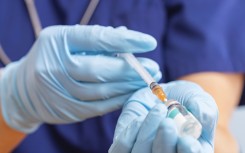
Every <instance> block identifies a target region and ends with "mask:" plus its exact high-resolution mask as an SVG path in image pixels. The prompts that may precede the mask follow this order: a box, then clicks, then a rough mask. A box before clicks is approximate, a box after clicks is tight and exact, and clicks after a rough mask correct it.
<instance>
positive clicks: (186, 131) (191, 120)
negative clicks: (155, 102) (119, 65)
mask: <svg viewBox="0 0 245 153" xmlns="http://www.w3.org/2000/svg"><path fill="white" fill-rule="evenodd" d="M119 56H120V57H123V58H124V59H125V60H126V61H127V62H128V63H129V64H130V65H131V67H133V68H134V69H135V71H136V72H137V73H138V74H139V75H140V76H141V77H142V79H143V80H144V81H145V82H146V83H147V85H148V86H149V87H150V89H151V91H152V93H153V94H155V95H156V96H157V97H158V98H159V99H160V100H161V101H162V102H163V103H164V104H165V105H166V106H167V108H168V113H167V117H169V118H172V119H173V120H174V121H175V123H176V125H177V128H178V131H179V135H180V136H184V135H190V136H193V137H194V138H196V139H198V138H199V137H200V135H201V133H202V125H201V124H200V122H199V121H198V120H197V119H196V118H195V117H194V116H193V115H192V114H191V113H190V112H189V111H188V110H187V109H186V108H185V107H184V106H183V105H181V104H180V103H179V102H178V101H175V100H167V96H166V94H165V92H164V91H163V89H162V88H161V86H160V85H159V84H158V83H157V82H156V81H155V79H154V78H153V77H152V76H151V75H150V74H149V72H148V71H147V70H146V69H145V68H144V67H143V66H142V65H141V64H140V62H139V61H138V60H137V59H136V57H135V56H134V55H133V54H131V53H121V54H119Z"/></svg>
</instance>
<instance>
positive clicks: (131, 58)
mask: <svg viewBox="0 0 245 153" xmlns="http://www.w3.org/2000/svg"><path fill="white" fill-rule="evenodd" d="M119 56H120V57H123V58H124V59H125V60H126V61H127V62H128V63H129V64H130V65H131V67H132V68H134V69H135V71H136V72H137V73H138V74H139V75H140V76H141V78H142V79H143V80H144V81H145V82H146V83H147V85H148V86H150V84H151V83H152V82H156V81H155V79H154V78H153V77H152V76H151V75H150V74H149V72H148V71H147V70H146V69H145V68H144V67H143V66H142V65H141V63H140V62H139V61H138V60H137V59H136V57H135V56H134V55H133V54H131V53H120V54H119Z"/></svg>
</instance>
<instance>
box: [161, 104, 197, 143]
mask: <svg viewBox="0 0 245 153" xmlns="http://www.w3.org/2000/svg"><path fill="white" fill-rule="evenodd" d="M165 104H166V106H167V108H168V113H167V117H169V118H171V119H173V120H174V122H175V123H176V125H177V129H178V132H179V135H180V136H185V135H190V136H192V137H194V138H195V139H198V138H199V137H200V135H201V133H202V125H201V124H200V122H199V121H198V120H197V119H196V118H195V117H194V116H193V115H192V114H191V113H190V112H189V111H188V110H187V109H186V108H185V107H184V106H183V105H181V104H180V103H179V102H178V101H175V100H169V101H167V102H165Z"/></svg>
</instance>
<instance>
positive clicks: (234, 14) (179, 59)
mask: <svg viewBox="0 0 245 153" xmlns="http://www.w3.org/2000/svg"><path fill="white" fill-rule="evenodd" d="M166 6H167V9H168V28H167V30H166V39H165V45H166V46H165V47H166V48H165V51H166V52H165V62H166V65H165V69H166V73H167V74H166V75H167V76H168V77H169V79H170V80H174V79H177V78H179V77H181V76H184V75H188V74H191V73H198V72H203V71H216V72H217V71H218V72H234V73H236V72H242V73H243V72H245V9H244V8H245V1H241V0H216V1H213V0H205V1H204V0H168V1H167V4H166Z"/></svg>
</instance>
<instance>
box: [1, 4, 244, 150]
mask: <svg viewBox="0 0 245 153" xmlns="http://www.w3.org/2000/svg"><path fill="white" fill-rule="evenodd" d="M1 3H2V4H1V5H0V7H1V9H0V10H1V18H0V23H1V24H0V33H1V35H0V38H1V39H0V41H1V44H2V47H3V49H4V50H5V51H6V53H7V54H8V56H9V57H10V58H11V59H12V60H13V61H17V60H19V59H20V58H21V57H23V56H24V55H25V54H26V53H27V51H28V50H30V52H29V53H30V55H33V56H35V57H36V56H37V57H39V55H36V53H37V54H39V53H38V52H39V51H34V50H37V49H38V48H41V47H39V45H40V46H49V47H52V45H50V43H51V42H52V44H53V43H54V44H56V45H55V46H57V47H58V46H59V47H60V46H62V45H59V43H60V42H56V41H53V40H55V39H54V38H52V35H51V36H50V35H48V37H46V38H47V39H49V41H48V40H46V41H44V40H45V39H44V38H45V35H44V36H42V37H41V40H42V41H41V40H37V42H36V43H35V45H36V44H37V45H36V47H35V48H34V47H32V49H30V48H31V46H32V44H33V42H34V41H35V36H34V32H33V31H34V29H33V26H32V25H31V21H30V15H29V14H28V11H27V7H26V5H25V3H24V2H23V1H17V2H11V1H7V0H4V1H2V2H1ZM89 3H90V1H86V2H85V1H36V3H35V6H36V8H37V12H38V13H37V15H38V16H39V18H40V21H41V25H42V27H47V26H50V25H60V24H66V25H74V24H78V23H79V22H80V19H81V18H82V16H83V14H84V12H85V10H86V7H87V6H88V4H89ZM240 3H242V2H239V4H238V2H237V1H232V2H231V1H228V0H227V1H215V2H213V1H212V2H211V1H205V2H200V1H161V0H155V1H149V0H144V1H115V0H113V1H112V0H111V1H110V0H106V1H101V2H100V3H99V5H98V6H97V8H96V10H95V12H94V13H93V16H92V18H91V20H90V22H89V24H90V25H94V24H99V25H103V26H113V27H118V26H126V27H128V28H129V29H132V30H136V31H141V32H144V33H147V34H150V35H152V36H154V38H156V40H157V42H158V46H157V48H156V49H155V51H154V52H149V53H144V54H141V55H139V56H145V57H149V58H150V59H153V60H155V61H156V62H157V63H158V64H159V65H160V69H161V71H162V72H164V73H163V76H164V77H163V81H170V80H175V79H186V80H191V81H194V82H197V83H199V84H200V85H202V86H203V87H204V88H205V89H206V90H207V91H208V92H210V93H211V94H212V95H213V96H214V98H215V99H216V102H217V104H218V106H219V108H220V120H219V123H218V130H217V139H219V138H222V140H223V141H222V146H219V144H218V143H216V144H218V145H216V148H217V149H218V150H217V151H219V149H223V148H224V147H223V146H224V145H226V146H228V145H229V148H225V150H221V151H220V152H222V151H223V152H225V151H228V152H236V151H237V148H236V144H235V142H234V140H233V139H232V137H231V135H230V134H229V132H228V130H227V124H228V120H229V115H230V113H231V112H232V109H233V107H234V106H235V103H237V102H238V97H239V96H240V94H241V90H242V84H243V78H242V74H236V73H237V72H243V71H244V66H243V65H244V63H243V62H244V61H243V60H242V59H241V60H240V58H242V57H243V53H241V52H240V50H241V49H242V48H244V46H243V45H242V44H243V43H241V40H242V38H243V37H244V35H242V33H241V31H242V30H243V28H242V27H244V26H243V25H244V23H242V22H243V21H242V20H240V12H239V11H237V10H240V11H242V10H243V9H242V4H240ZM9 8H11V9H9ZM234 10H236V11H234ZM6 16H7V17H6ZM238 21H239V22H240V24H237V22H238ZM17 23H18V24H17ZM54 31H55V33H56V32H57V31H56V30H54ZM62 31H63V30H62ZM49 33H50V34H54V33H53V32H51V31H50V32H49ZM58 33H59V32H58ZM60 33H62V32H60ZM46 36H47V35H46ZM89 36H90V35H89ZM89 36H85V37H86V38H90V41H97V39H94V38H93V37H89ZM102 36H104V35H102ZM228 36H229V37H228ZM234 36H236V37H234ZM60 37H61V38H63V37H64V36H63V35H61V36H60ZM55 38H56V37H55ZM95 38H97V37H95ZM103 38H105V39H106V42H113V41H112V40H114V38H110V37H108V38H107V37H106V36H104V37H103ZM43 41H44V42H46V43H47V44H49V45H41V44H43ZM90 41H89V42H90ZM40 42H42V43H40ZM46 43H44V44H46ZM62 44H63V42H62ZM72 44H73V43H72ZM75 44H76V43H75ZM92 44H93V43H92ZM106 44H107V45H108V43H106ZM109 44H111V43H109ZM35 45H34V46H35ZM107 45H105V46H107ZM122 45H123V44H122ZM134 45H135V44H134ZM134 45H133V48H134V47H135V46H134ZM69 46H72V45H69ZM103 46H104V45H103ZM136 46H137V45H136ZM57 47H54V48H52V49H47V50H54V49H57V50H59V49H58V48H57ZM63 47H64V48H65V49H67V48H68V47H66V46H63ZM91 47H92V46H91ZM136 48H137V47H136ZM73 49H74V50H75V52H72V53H74V54H77V52H76V51H77V48H76V47H75V48H72V50H73ZM87 49H88V50H94V48H93V47H92V48H86V50H87ZM121 49H122V50H124V49H125V48H121ZM148 49H149V48H148ZM151 49H153V48H151ZM45 50H46V49H45ZM136 50H139V52H142V51H146V50H140V49H139V48H137V49H135V50H132V51H136ZM105 51H107V50H105ZM119 51H120V50H119ZM230 51H232V53H230ZM32 52H34V53H33V54H31V53H32ZM47 52H48V51H47ZM51 53H52V52H51ZM40 54H41V53H40ZM44 54H45V53H44ZM47 54H48V55H46V56H45V58H44V59H46V57H47V60H45V64H43V65H45V66H41V68H46V70H47V71H49V70H48V69H47V68H49V67H47V65H52V64H49V62H52V63H57V62H58V61H56V60H61V58H55V60H53V59H52V58H53V57H52V56H51V55H49V54H50V53H47ZM28 55H29V54H28ZM28 57H30V56H28ZM37 57H36V58H33V61H35V62H41V63H44V61H42V60H38V59H37ZM61 57H63V58H64V56H63V55H62V56H61ZM48 58H51V59H48ZM96 58H97V56H96ZM29 59H32V58H23V59H22V61H23V63H28V64H27V65H28V66H30V67H32V66H33V67H35V65H34V64H29V63H32V62H24V61H25V60H26V61H28V60H29ZM35 59H36V60H35ZM217 59H219V60H217ZM74 60H77V58H74ZM55 61H56V62H55ZM62 61H63V60H62ZM90 61H91V60H90ZM94 61H95V60H94ZM147 61H148V62H149V60H147ZM227 61H229V62H227ZM19 63H20V62H19ZM58 63H60V64H58V66H57V65H56V66H55V68H60V67H61V68H62V67H70V66H71V67H75V68H76V66H73V62H72V63H71V64H69V62H68V66H67V65H64V64H63V62H58ZM79 63H80V62H79ZM81 63H84V62H81ZM93 63H94V62H93ZM96 63H99V62H97V61H96ZM151 63H152V62H151ZM24 65H25V64H24ZM38 65H40V64H38ZM99 65H100V66H101V64H99ZM145 65H148V66H149V65H152V64H147V62H146V64H145ZM10 66H11V65H10ZM95 66H96V67H97V68H98V66H97V65H95ZM111 66H112V64H110V68H111ZM20 67H21V68H23V69H26V68H24V67H23V66H20ZM84 67H85V68H89V67H88V66H87V65H85V66H84ZM153 67H155V66H150V67H148V70H149V71H150V70H154V68H153ZM16 69H18V68H16ZM28 69H29V68H28ZM51 69H52V68H51ZM67 69H68V70H69V71H73V70H72V69H71V68H67ZM77 69H79V68H78V67H77ZM125 69H127V68H125ZM128 69H129V67H128ZM32 70H35V68H32ZM52 70H53V69H52ZM79 70H80V69H79ZM95 70H96V71H94V73H95V72H98V70H97V69H95ZM74 71H75V72H76V70H74ZM87 71H88V72H89V73H90V74H93V73H92V72H91V69H88V70H86V71H84V74H89V73H87ZM118 71H119V72H121V70H120V69H119V70H118ZM123 71H124V69H123ZM214 71H218V72H220V73H213V72H214ZM9 72H10V71H9ZM49 72H50V71H49ZM154 72H155V71H154ZM154 72H151V73H152V74H155V73H156V72H155V73H154ZM197 72H199V73H197ZM200 72H201V73H200ZM211 72H212V73H211ZM224 72H233V73H232V74H227V73H224ZM22 73H24V74H28V73H27V72H22ZM113 73H115V72H114V71H113ZM6 74H7V73H6ZM6 74H5V75H6ZM41 74H45V73H41ZM59 74H60V73H58V74H56V75H50V76H49V77H51V78H52V79H54V78H58V77H56V76H61V77H62V75H59ZM68 74H70V73H68ZM75 74H76V73H75ZM107 74H108V75H109V76H110V75H112V74H109V73H107ZM156 74H157V73H156ZM97 75H98V74H97ZM13 76H14V75H13ZM42 76H45V75H42ZM53 76H55V77H53ZM75 76H76V75H75ZM98 76H99V75H98ZM18 77H19V74H18ZM18 77H17V76H16V78H18ZM87 77H88V78H91V76H90V75H89V76H87ZM114 77H115V76H114ZM122 77H123V76H122ZM133 77H136V78H135V79H133V80H137V79H139V78H138V77H137V76H136V74H135V75H134V76H133ZM5 78H8V77H5ZM44 78H46V77H44ZM72 78H73V77H72ZM58 79H59V78H58ZM75 79H76V80H79V78H77V76H76V77H75ZM112 80H113V79H112ZM119 80H120V79H119ZM46 81H48V80H46ZM70 81H71V80H70ZM70 81H68V83H64V84H66V85H65V87H66V88H68V87H67V86H68V85H70ZM104 81H108V80H104ZM19 82H22V81H19ZM51 82H52V83H51V84H52V85H53V84H54V85H57V83H59V82H66V81H63V78H61V79H59V80H52V81H51ZM78 82H79V81H78ZM82 83H83V82H82ZM141 83H142V84H140V85H139V84H137V86H134V87H135V88H130V89H128V90H125V89H123V90H120V92H119V95H121V94H124V93H128V92H130V93H132V92H133V91H135V90H137V89H139V88H141V87H142V86H143V82H141ZM41 84H42V85H43V83H41ZM125 84H126V83H125ZM125 84H123V85H125ZM210 85H211V86H210ZM129 86H131V85H129ZM62 87H63V86H62ZM66 88H63V89H66ZM71 88H72V89H73V90H74V89H75V88H73V87H69V88H68V89H71ZM125 88H128V87H125ZM131 89H132V90H131ZM185 89H186V88H185ZM217 89H218V90H217ZM220 89H225V90H220ZM29 90H30V91H32V89H29ZM53 90H54V91H56V90H57V88H54V89H53ZM53 90H52V91H53ZM24 91H25V90H24ZM24 91H23V92H24ZM34 91H35V90H33V92H34ZM61 91H64V90H61ZM75 91H76V93H73V94H71V95H72V96H74V97H76V96H77V95H78V94H80V93H81V92H77V90H74V91H73V92H75ZM93 91H94V90H93ZM100 91H101V90H100ZM122 91H124V92H122ZM197 91H199V90H197ZM43 92H44V93H42V94H43V95H48V93H50V92H49V90H44V91H43ZM83 92H84V90H83ZM182 92H184V91H182ZM17 93H18V92H17ZM65 93H66V94H68V93H69V92H65ZM89 93H90V92H89ZM89 93H88V92H86V93H84V94H83V95H79V98H78V99H81V97H83V96H84V95H87V94H89ZM170 93H173V92H170ZM177 93H179V92H177ZM4 94H5V93H3V95H4ZM18 94H19V93H18ZM104 94H105V93H103V94H102V95H104ZM116 94H118V93H116ZM27 95H28V94H27ZM62 95H63V94H62ZM105 95H106V94H105ZM112 95H113V94H112ZM112 95H110V96H112ZM110 96H108V97H106V98H109V97H110ZM130 96H131V94H129V95H128V97H130ZM14 97H15V96H14ZM92 97H94V95H93V96H92ZM128 97H126V98H125V99H124V100H126V99H128ZM170 97H171V95H170ZM172 97H173V98H176V99H178V97H180V96H172ZM187 97H188V96H187ZM201 97H202V96H201ZM87 98H90V96H88V97H85V100H88V99H87ZM131 98H132V99H136V100H137V96H136V97H134V95H133V96H132V97H131ZM52 99H54V98H53V97H52ZM55 99H56V98H55ZM181 99H183V98H180V101H181ZM203 99H206V98H203ZM93 100H94V99H93ZM52 101H53V100H52ZM55 101H57V100H55ZM122 101H123V100H122ZM148 102H149V101H148ZM224 103H225V104H226V105H222V104H224ZM86 104H87V103H86ZM121 105H122V103H120V104H119V105H118V107H120V106H121ZM55 106H57V105H55ZM146 106H147V105H146ZM150 106H152V105H150ZM221 106H223V107H221ZM118 107H117V108H118ZM48 108H49V107H48ZM99 108H102V107H99ZM103 108H104V107H103ZM106 108H108V106H106ZM117 108H115V107H114V109H117ZM124 108H125V109H126V110H125V109H123V113H122V116H124V115H123V114H124V112H127V110H128V109H127V108H128V107H127V105H125V107H124ZM137 108H138V107H137ZM147 108H148V109H147V110H146V111H144V109H143V112H144V113H139V114H142V115H143V116H144V115H145V114H146V113H145V112H147V111H149V109H150V108H152V107H147ZM197 108H198V107H197ZM204 108H205V107H204ZM114 109H110V110H111V111H112V110H114ZM189 109H190V110H191V108H189ZM51 110H52V109H51ZM86 110H90V109H86ZM124 110H125V111H124ZM140 110H142V109H140ZM153 110H154V109H153ZM207 110H209V109H207ZM207 110H205V109H203V110H202V109H200V114H205V113H204V112H205V111H207ZM100 111H102V110H100ZM138 111H139V110H138ZM191 111H193V112H195V111H196V110H191ZM197 111H199V109H197ZM51 112H52V111H51ZM106 112H107V110H106V111H104V113H106ZM153 112H154V111H153ZM214 112H215V111H214ZM42 114H43V113H42ZM66 114H67V113H66ZM91 114H94V113H91ZM101 114H103V113H102V112H101ZM119 114H120V111H115V112H112V113H110V114H107V115H104V116H102V117H97V118H93V119H89V120H87V121H83V122H81V123H75V124H68V125H49V124H42V126H41V127H40V128H39V129H37V130H36V131H35V132H34V133H32V134H30V135H28V136H27V137H26V138H25V139H24V141H22V143H21V144H20V145H19V146H18V147H17V148H16V150H15V152H38V151H39V152H44V151H45V152H62V151H63V152H79V151H80V152H82V151H83V152H107V150H108V149H109V147H110V145H111V143H112V137H113V133H114V132H113V131H114V128H115V125H116V122H117V118H118V116H119ZM214 114H215V113H214ZM47 115H48V113H47ZM95 115H96V114H95ZM208 116H209V115H208ZM210 116H211V117H210V118H211V119H214V118H215V115H210ZM122 118H123V117H122ZM208 121H209V120H208ZM211 121H214V120H211ZM42 122H44V121H43V120H41V121H40V122H39V123H42ZM57 122H58V121H57ZM201 122H202V120H201ZM214 122H215V121H214ZM118 123H119V124H118V126H117V129H118V128H119V129H120V123H121V122H120V121H119V122H118ZM143 123H145V122H143ZM127 124H128V125H130V123H129V122H125V125H127ZM207 124H210V125H213V124H212V123H211V122H210V123H207ZM35 125H36V124H35ZM140 125H145V124H140ZM160 127H161V126H160ZM160 127H159V129H161V128H160ZM210 129H212V128H210ZM117 131H121V130H117ZM122 131H125V130H122ZM155 132H156V130H155ZM119 133H120V132H119ZM207 133H209V134H211V135H212V132H204V134H207ZM115 135H117V134H115ZM204 137H205V138H206V142H211V141H212V137H206V136H204ZM173 138H174V137H173ZM208 138H210V139H208ZM217 139H216V140H217ZM115 140H118V144H121V143H120V142H121V141H120V140H121V139H115ZM156 140H159V139H156ZM173 140H176V139H173ZM102 142H103V143H102ZM184 142H186V141H184ZM217 142H219V141H217ZM116 143H117V142H116V141H115V142H114V143H113V145H112V147H111V149H110V150H112V151H113V146H115V145H114V144H116ZM40 144H42V146H43V147H41V148H39V147H38V149H37V147H33V146H40ZM171 144H172V146H174V145H173V144H175V143H170V146H171ZM209 144H212V143H209ZM30 146H32V147H30ZM229 149H231V150H229ZM232 149H233V150H232ZM234 150H235V151H234Z"/></svg>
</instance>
